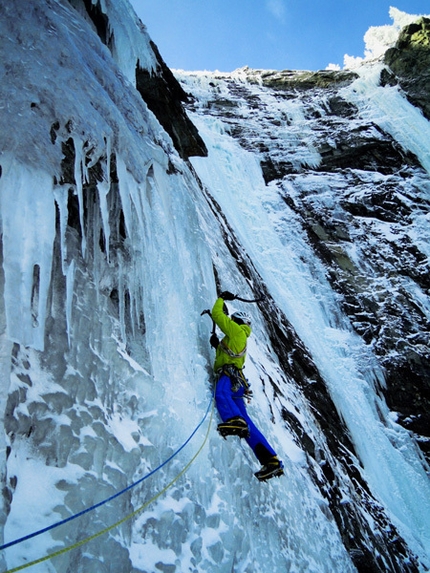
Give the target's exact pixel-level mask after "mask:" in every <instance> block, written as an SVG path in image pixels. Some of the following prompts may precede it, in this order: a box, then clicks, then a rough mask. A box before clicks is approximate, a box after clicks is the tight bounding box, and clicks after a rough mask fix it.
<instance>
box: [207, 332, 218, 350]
mask: <svg viewBox="0 0 430 573" xmlns="http://www.w3.org/2000/svg"><path fill="white" fill-rule="evenodd" d="M209 342H210V345H211V346H212V348H215V349H216V348H218V344H219V338H218V336H217V335H216V334H212V336H211V337H210V339H209Z"/></svg>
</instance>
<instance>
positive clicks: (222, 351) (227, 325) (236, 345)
mask: <svg viewBox="0 0 430 573" xmlns="http://www.w3.org/2000/svg"><path fill="white" fill-rule="evenodd" d="M223 307H224V300H223V299H222V298H218V299H217V300H216V302H215V304H214V306H213V309H212V313H211V314H212V318H213V320H214V322H215V323H216V324H217V326H219V328H220V329H221V330H222V331H223V333H224V334H225V336H224V338H223V339H222V341H221V342H220V344H219V345H218V348H217V349H216V355H215V363H214V370H215V372H216V371H217V370H218V369H219V368H221V367H222V366H224V365H225V364H232V365H233V366H236V367H237V368H239V369H242V368H243V365H244V363H245V358H246V343H247V340H248V337H249V336H250V334H251V327H250V326H248V325H247V324H237V323H236V322H234V320H232V319H231V318H230V317H228V316H227V315H226V314H225V313H224V310H223ZM228 349H230V351H231V353H233V354H242V352H243V351H244V350H245V353H244V354H243V355H242V356H239V357H235V356H230V355H229V354H228Z"/></svg>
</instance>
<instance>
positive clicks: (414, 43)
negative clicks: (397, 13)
mask: <svg viewBox="0 0 430 573" xmlns="http://www.w3.org/2000/svg"><path fill="white" fill-rule="evenodd" d="M384 60H385V63H386V64H387V65H388V66H389V68H390V70H391V71H392V75H391V74H384V76H383V78H382V81H383V82H386V83H390V84H391V85H393V84H394V85H395V84H396V83H398V84H399V85H400V87H401V88H402V89H403V91H404V92H405V94H406V97H407V98H408V99H409V101H410V102H411V103H412V104H413V105H415V106H417V107H418V108H420V109H421V110H422V112H423V114H424V115H425V117H426V118H427V119H430V97H429V95H430V19H429V18H420V19H419V20H418V21H417V22H414V23H413V24H410V25H409V26H405V28H404V29H403V30H402V32H401V33H400V36H399V39H398V40H397V42H396V45H395V46H394V47H393V48H390V49H389V50H387V52H386V53H385V57H384Z"/></svg>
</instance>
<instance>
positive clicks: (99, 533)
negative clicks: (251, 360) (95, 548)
mask: <svg viewBox="0 0 430 573" xmlns="http://www.w3.org/2000/svg"><path fill="white" fill-rule="evenodd" d="M213 398H214V395H212V400H211V402H210V404H209V406H208V409H207V410H206V414H205V415H204V418H203V420H202V421H201V422H200V424H199V425H198V426H197V428H199V427H200V426H201V425H202V423H203V422H204V420H205V419H206V417H207V415H208V412H209V408H210V407H211V405H212V408H211V416H210V419H209V425H208V429H207V431H206V435H205V438H204V440H203V442H202V444H201V446H200V448H199V449H198V450H197V452H196V453H195V454H194V456H193V457H192V458H191V460H190V461H189V462H188V463H187V464H186V466H185V467H184V468H183V469H182V470H181V471H180V472H179V473H178V475H176V476H175V477H174V478H173V479H172V481H170V482H169V483H168V484H167V485H166V486H165V487H164V488H163V489H162V490H161V491H159V492H158V493H157V494H156V495H154V497H152V498H151V499H150V500H149V501H146V502H145V503H144V504H143V505H141V506H140V507H138V508H137V509H136V510H135V511H133V512H132V513H130V514H128V515H126V516H125V517H123V518H122V519H120V520H119V521H117V522H116V523H113V524H112V525H109V526H108V527H106V528H105V529H102V530H101V531H99V532H97V533H94V535H91V536H90V537H86V538H85V539H81V541H78V542H77V543H75V544H74V545H71V546H69V547H64V548H63V549H60V550H59V551H55V552H54V553H51V554H50V555H45V557H41V558H40V559H36V560H35V561H31V562H30V563H25V564H23V565H20V566H19V567H15V568H13V569H8V570H7V571H5V573H16V572H17V571H22V570H23V569H26V568H27V567H31V566H32V565H36V564H37V563H42V562H43V561H47V560H48V559H52V558H53V557H58V556H59V555H63V554H64V553H67V552H68V551H71V550H72V549H76V548H78V547H81V546H82V545H85V544H86V543H88V542H90V541H92V540H93V539H96V538H97V537H100V536H101V535H104V534H105V533H108V532H109V531H111V530H112V529H115V527H118V526H119V525H121V524H123V523H125V522H126V521H128V520H129V519H132V518H133V517H135V516H136V515H137V514H138V513H140V512H142V511H143V510H144V509H145V508H146V507H148V505H150V504H151V503H152V502H153V501H155V500H156V499H157V498H159V497H160V496H161V495H162V494H163V493H164V492H165V491H167V490H168V489H169V488H170V487H172V485H173V484H174V483H175V482H176V481H177V480H178V479H179V478H180V477H181V476H182V475H183V474H184V473H185V472H186V471H187V470H188V468H189V467H190V466H191V464H192V463H193V462H194V461H195V459H196V458H197V456H198V455H199V454H200V452H201V451H202V450H203V448H204V446H205V444H206V442H207V440H208V438H209V432H210V429H211V425H212V418H213V411H214V403H215V400H214V399H213ZM197 428H196V429H195V430H194V432H193V434H194V433H195V432H196V431H197ZM193 434H192V435H193ZM190 438H191V436H190ZM190 438H188V440H187V442H188V441H189V440H190ZM187 442H185V443H187ZM184 445H185V444H184ZM182 447H183V446H182ZM182 447H181V448H180V449H182ZM178 451H179V450H178ZM171 457H172V456H171ZM165 463H166V462H165ZM162 465H164V464H162ZM160 467H162V466H159V467H158V468H157V469H160ZM154 471H156V470H154ZM151 473H154V472H151ZM149 475H151V474H148V475H147V476H145V478H146V477H149ZM140 481H142V480H140Z"/></svg>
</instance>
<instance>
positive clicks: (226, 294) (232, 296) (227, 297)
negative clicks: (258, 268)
mask: <svg viewBox="0 0 430 573" xmlns="http://www.w3.org/2000/svg"><path fill="white" fill-rule="evenodd" d="M219 297H220V298H222V299H223V300H234V299H235V298H236V295H235V294H231V292H229V291H228V290H225V291H224V292H222V293H221V294H220V295H219Z"/></svg>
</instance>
